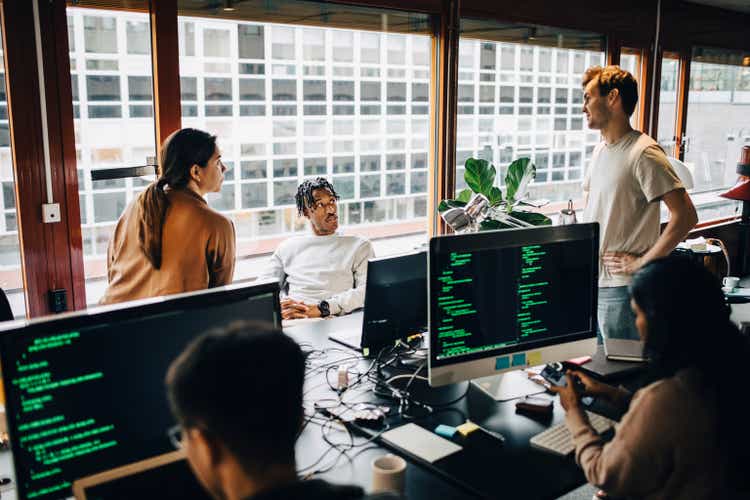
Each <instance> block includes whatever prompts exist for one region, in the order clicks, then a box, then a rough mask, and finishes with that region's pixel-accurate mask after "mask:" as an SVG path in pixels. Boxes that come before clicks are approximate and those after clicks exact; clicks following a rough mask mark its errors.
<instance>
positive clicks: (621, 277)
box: [582, 66, 698, 340]
mask: <svg viewBox="0 0 750 500" xmlns="http://www.w3.org/2000/svg"><path fill="white" fill-rule="evenodd" d="M582 83H583V113H584V115H586V118H587V121H588V127H589V128H590V129H593V130H599V131H601V134H602V138H603V142H602V143H601V144H599V145H598V146H597V147H596V148H595V149H594V152H593V155H592V157H591V165H590V167H589V168H588V170H587V172H586V175H585V177H584V180H583V191H584V199H585V200H586V208H585V210H584V214H583V219H584V220H585V221H586V222H598V223H599V226H600V232H599V234H600V252H601V256H602V260H601V264H600V268H599V306H598V320H599V331H600V333H601V335H602V336H603V337H604V338H630V339H637V338H638V332H637V331H636V329H635V324H634V322H633V321H634V319H633V313H632V312H631V311H630V304H629V303H628V300H629V298H628V289H627V286H628V283H630V279H631V277H632V275H633V273H635V272H636V271H637V270H638V269H639V268H640V267H641V266H643V265H644V264H646V263H648V262H649V261H651V260H653V259H657V258H659V257H664V256H666V255H669V253H670V252H671V251H672V250H674V248H675V246H677V244H678V243H679V242H680V241H682V240H683V239H685V237H686V236H687V234H688V232H689V231H690V229H692V228H693V226H694V225H695V223H696V222H697V221H698V218H697V215H696V213H695V207H694V206H693V202H692V201H691V200H690V196H689V195H688V194H687V191H685V188H684V186H683V185H682V182H681V181H680V179H679V178H678V177H677V174H676V173H675V172H674V169H673V168H672V166H671V165H670V163H669V160H667V157H666V155H665V154H664V151H663V150H662V149H661V147H660V146H659V145H658V144H657V143H656V141H654V140H653V139H652V138H651V137H650V136H649V135H648V134H643V133H641V132H639V131H637V130H633V128H632V127H631V126H630V117H631V116H632V114H633V111H635V107H636V104H637V103H638V84H637V82H636V81H635V78H633V75H631V74H630V73H629V72H627V71H624V70H622V69H620V67H619V66H607V67H605V68H602V67H600V66H594V67H591V68H589V69H588V70H586V73H584V75H583V82H582ZM660 201H663V202H664V204H665V205H666V206H667V209H669V214H670V216H669V222H668V223H667V226H666V228H665V229H664V231H661V234H660V217H659V213H660V204H661V203H660ZM600 340H602V339H600Z"/></svg>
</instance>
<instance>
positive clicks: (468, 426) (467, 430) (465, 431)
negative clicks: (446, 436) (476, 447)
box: [456, 420, 479, 437]
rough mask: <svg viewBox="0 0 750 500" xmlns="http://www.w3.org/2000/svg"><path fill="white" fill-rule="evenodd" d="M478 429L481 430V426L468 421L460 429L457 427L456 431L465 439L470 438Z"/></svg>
mask: <svg viewBox="0 0 750 500" xmlns="http://www.w3.org/2000/svg"><path fill="white" fill-rule="evenodd" d="M477 429H479V426H478V425H477V424H475V423H474V422H469V421H468V420H467V421H466V423H464V424H461V425H459V426H458V427H456V430H457V431H458V433H459V434H461V435H462V436H463V437H466V436H468V435H469V434H471V433H472V432H474V431H476V430H477Z"/></svg>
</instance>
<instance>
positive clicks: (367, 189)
mask: <svg viewBox="0 0 750 500" xmlns="http://www.w3.org/2000/svg"><path fill="white" fill-rule="evenodd" d="M193 4H194V3H193V2H188V1H187V0H178V15H179V18H178V26H179V28H180V30H179V37H180V40H179V46H180V77H181V84H182V110H183V114H182V120H183V126H191V127H196V128H200V129H205V130H207V131H209V132H211V133H214V134H216V135H217V136H218V137H219V139H220V141H219V145H220V147H221V149H222V155H223V158H224V159H225V161H226V162H230V163H232V164H233V165H236V167H237V170H238V171H237V172H236V173H235V174H236V175H234V176H233V177H225V181H224V188H223V190H222V193H221V195H220V196H219V195H209V196H208V200H209V204H211V206H213V207H214V208H216V209H218V210H220V211H224V212H226V213H227V214H228V215H229V216H230V217H231V218H232V219H233V220H234V221H235V227H236V228H237V237H238V251H239V252H240V254H239V257H247V256H249V255H250V254H253V253H257V252H269V251H272V250H273V249H274V248H275V247H276V245H277V244H278V242H279V241H280V240H281V239H283V238H286V237H288V235H290V234H293V233H295V232H299V231H304V230H306V228H307V221H306V220H305V219H304V218H301V217H298V216H297V212H296V208H295V202H294V194H295V193H296V190H297V186H298V185H299V183H300V182H302V181H303V180H304V179H305V178H309V177H313V176H327V177H328V179H329V180H330V181H332V182H333V184H334V186H335V188H336V190H337V192H338V193H339V195H340V196H341V198H342V203H340V205H339V212H340V213H339V215H340V223H341V225H342V226H343V228H344V230H345V231H346V230H348V229H347V226H355V225H358V224H380V225H382V226H383V228H382V230H379V231H378V232H379V233H380V234H383V235H401V234H404V233H405V232H411V233H415V232H421V233H422V234H423V233H424V230H425V229H426V206H427V182H428V181H427V179H428V175H427V170H428V165H427V157H428V155H427V153H428V149H429V109H428V107H429V88H430V87H429V84H430V32H431V31H430V24H429V22H428V20H429V18H428V16H426V15H422V14H411V13H409V14H402V13H400V12H390V11H386V10H378V9H370V8H362V7H346V6H342V5H335V4H331V5H328V6H327V7H326V9H327V11H328V12H324V13H323V14H312V15H311V16H310V17H308V18H306V21H305V25H304V26H303V25H295V23H297V22H300V21H299V18H300V15H299V14H300V12H302V9H309V5H308V4H303V3H300V4H299V6H300V12H296V13H295V15H294V16H291V17H289V18H288V19H285V18H284V16H285V15H288V14H287V13H285V12H284V10H285V9H280V10H277V9H274V10H273V12H271V14H272V16H269V18H268V21H270V20H272V21H273V22H268V21H267V20H264V19H262V16H263V8H264V7H258V4H255V5H254V6H251V5H250V4H252V2H250V3H247V4H246V3H245V2H236V3H235V4H234V5H235V8H236V10H235V12H234V13H233V14H232V15H231V18H229V17H227V18H224V17H222V16H223V15H226V14H223V12H222V11H221V10H220V9H219V10H218V11H216V12H212V13H210V14H209V13H207V12H206V11H200V15H198V14H197V11H196V10H193ZM269 5H270V4H269ZM285 5H287V4H285ZM288 5H295V4H294V3H293V0H291V3H289V4H288ZM331 9H333V10H331ZM304 12H306V13H307V12H308V11H307V10H305V11H304ZM339 12H340V13H341V14H342V15H339V14H338V13H339ZM305 15H307V14H305ZM318 15H320V17H319V18H318V17H317V16H318ZM352 15H355V16H356V18H357V19H363V20H364V22H372V26H369V27H366V26H362V28H363V29H361V30H360V29H351V27H350V26H346V25H345V24H343V23H345V22H349V21H347V20H346V19H351V16H352ZM259 16H260V17H259ZM330 23H338V24H330ZM386 26H393V27H395V28H397V29H399V30H402V31H401V32H382V31H378V30H382V29H383V28H384V27H386ZM364 28H367V29H364ZM208 38H210V39H211V40H212V41H211V42H210V43H209V42H207V39H208ZM192 47H195V48H194V50H193V49H192ZM417 116H421V117H422V119H415V120H411V119H410V117H417ZM225 191H226V194H225ZM229 193H233V194H232V195H230V194H229ZM343 200H346V202H345V203H344V202H343ZM395 200H398V204H397V203H396V202H395ZM365 204H368V205H365ZM250 241H252V244H249V243H250ZM393 251H396V250H393ZM379 255H381V253H379ZM258 270H259V267H258V266H257V265H255V266H249V265H248V266H244V265H240V264H239V263H238V266H237V273H236V276H235V277H236V278H237V279H241V278H243V277H248V276H252V275H253V274H255V273H257V272H258Z"/></svg>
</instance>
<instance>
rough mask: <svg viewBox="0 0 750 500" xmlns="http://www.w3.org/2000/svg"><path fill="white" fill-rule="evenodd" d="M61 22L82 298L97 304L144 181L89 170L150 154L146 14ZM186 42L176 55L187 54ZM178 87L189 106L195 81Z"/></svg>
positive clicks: (71, 12) (99, 14)
mask: <svg viewBox="0 0 750 500" xmlns="http://www.w3.org/2000/svg"><path fill="white" fill-rule="evenodd" d="M67 16H68V29H69V31H68V33H69V38H70V43H69V48H70V59H71V85H72V86H73V112H74V126H75V137H76V153H77V156H78V162H77V164H78V190H79V200H80V208H81V231H82V236H83V254H84V272H85V276H86V279H87V290H86V292H87V293H86V298H87V300H88V301H89V303H96V302H97V301H98V300H99V298H100V297H101V294H102V292H103V291H104V288H103V287H101V286H95V285H94V282H95V281H96V280H99V279H101V278H103V277H104V276H105V272H106V251H107V244H108V242H109V239H110V235H111V234H112V231H113V230H114V225H115V223H116V222H117V219H118V218H119V217H120V215H121V214H122V212H123V210H125V207H126V206H127V204H128V203H130V202H131V201H132V200H133V199H134V198H135V196H137V194H138V193H139V192H140V191H141V190H142V189H143V188H144V187H145V186H146V185H148V179H146V180H144V179H140V178H133V179H116V180H109V181H93V180H92V178H91V171H92V170H97V169H106V168H117V167H127V166H136V165H145V164H146V163H150V162H151V161H150V160H148V158H149V157H153V156H154V155H155V147H154V118H153V83H152V74H151V33H150V30H151V28H150V22H149V16H148V14H146V13H139V12H126V11H120V10H117V11H115V10H112V11H107V10H92V9H88V8H78V7H67ZM180 29H181V32H182V33H183V35H184V39H185V40H191V39H190V38H189V36H188V35H189V34H190V33H191V31H190V30H189V29H187V30H186V27H185V26H184V25H183V26H180ZM190 43H192V44H194V38H193V39H192V41H191V42H189V43H183V45H182V46H181V47H180V49H181V50H182V51H186V52H189V51H191V50H194V48H191V47H190ZM180 83H181V87H182V93H183V97H184V98H186V99H189V100H191V101H196V100H197V98H198V96H197V93H198V82H197V81H196V80H195V79H192V80H191V79H181V81H180Z"/></svg>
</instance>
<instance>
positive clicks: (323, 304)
mask: <svg viewBox="0 0 750 500" xmlns="http://www.w3.org/2000/svg"><path fill="white" fill-rule="evenodd" d="M318 309H320V317H321V318H327V317H328V316H330V315H331V306H329V305H328V302H327V301H325V300H321V301H320V304H318Z"/></svg>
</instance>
